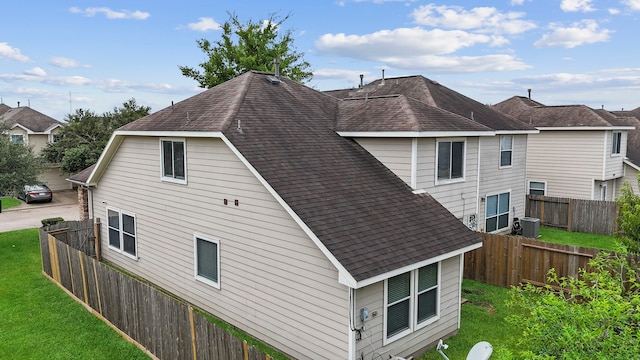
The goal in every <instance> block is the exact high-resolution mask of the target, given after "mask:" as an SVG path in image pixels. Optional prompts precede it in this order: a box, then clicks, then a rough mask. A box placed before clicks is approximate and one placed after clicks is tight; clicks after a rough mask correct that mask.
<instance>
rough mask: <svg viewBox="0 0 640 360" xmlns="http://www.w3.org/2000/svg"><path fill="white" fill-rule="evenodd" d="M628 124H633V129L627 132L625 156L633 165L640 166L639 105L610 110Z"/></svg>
mask: <svg viewBox="0 0 640 360" xmlns="http://www.w3.org/2000/svg"><path fill="white" fill-rule="evenodd" d="M612 113H613V114H614V115H617V116H619V117H620V118H621V120H622V121H624V122H625V123H626V125H629V126H635V129H634V130H629V131H628V132H627V158H628V159H629V161H631V162H632V163H633V164H634V165H636V166H639V167H640V107H639V108H636V109H633V110H629V111H627V110H621V111H612Z"/></svg>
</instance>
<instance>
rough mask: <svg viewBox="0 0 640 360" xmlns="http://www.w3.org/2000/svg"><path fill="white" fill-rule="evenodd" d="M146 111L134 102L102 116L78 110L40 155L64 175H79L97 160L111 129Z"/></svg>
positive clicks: (68, 117)
mask: <svg viewBox="0 0 640 360" xmlns="http://www.w3.org/2000/svg"><path fill="white" fill-rule="evenodd" d="M149 110H151V108H150V107H147V106H140V105H138V104H137V103H136V100H135V99H130V100H128V101H127V102H125V103H123V104H122V107H120V108H114V109H113V111H110V112H105V113H104V114H102V115H98V114H96V113H95V112H93V111H91V110H86V109H78V110H76V112H75V113H73V114H69V115H68V116H67V118H66V120H67V124H66V125H65V126H63V127H62V129H61V130H60V132H59V133H58V135H60V140H58V141H57V142H55V143H52V144H48V145H47V147H45V148H44V149H42V156H43V158H44V159H45V160H47V161H48V162H51V163H59V164H60V168H61V170H62V171H63V172H65V173H68V174H72V173H76V172H79V171H81V170H83V169H85V168H87V167H89V166H90V165H93V164H94V163H95V162H96V161H98V158H99V157H100V154H101V153H102V150H103V149H104V147H105V146H106V145H107V142H108V141H109V138H110V137H111V134H112V133H113V131H114V130H116V129H117V128H119V127H121V126H122V125H125V124H127V123H130V122H132V121H134V120H137V119H139V118H141V117H143V116H146V115H148V114H149Z"/></svg>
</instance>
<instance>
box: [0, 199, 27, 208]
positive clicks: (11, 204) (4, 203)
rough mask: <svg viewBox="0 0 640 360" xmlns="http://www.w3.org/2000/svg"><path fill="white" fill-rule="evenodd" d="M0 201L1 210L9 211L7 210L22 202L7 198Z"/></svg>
mask: <svg viewBox="0 0 640 360" xmlns="http://www.w3.org/2000/svg"><path fill="white" fill-rule="evenodd" d="M0 201H2V210H5V209H9V208H12V207H14V206H18V205H20V204H22V202H20V200H18V199H14V198H12V197H8V196H2V197H0Z"/></svg>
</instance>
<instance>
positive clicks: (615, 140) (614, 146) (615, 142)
mask: <svg viewBox="0 0 640 360" xmlns="http://www.w3.org/2000/svg"><path fill="white" fill-rule="evenodd" d="M621 143H622V132H621V131H614V132H613V136H612V139H611V154H612V155H618V154H620V144H621Z"/></svg>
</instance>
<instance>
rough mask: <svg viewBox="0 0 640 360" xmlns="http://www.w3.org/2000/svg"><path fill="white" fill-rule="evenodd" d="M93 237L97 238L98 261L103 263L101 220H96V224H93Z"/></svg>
mask: <svg viewBox="0 0 640 360" xmlns="http://www.w3.org/2000/svg"><path fill="white" fill-rule="evenodd" d="M93 236H94V237H95V239H96V240H95V245H94V246H95V251H96V260H97V261H102V254H101V253H100V218H97V219H96V222H95V224H93Z"/></svg>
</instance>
